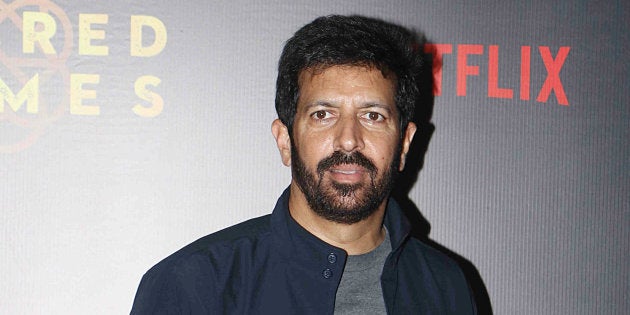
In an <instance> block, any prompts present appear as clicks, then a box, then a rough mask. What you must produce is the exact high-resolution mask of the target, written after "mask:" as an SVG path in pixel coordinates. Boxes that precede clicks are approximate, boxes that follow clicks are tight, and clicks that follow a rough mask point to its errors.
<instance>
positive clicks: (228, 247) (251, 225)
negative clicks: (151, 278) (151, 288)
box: [147, 215, 271, 273]
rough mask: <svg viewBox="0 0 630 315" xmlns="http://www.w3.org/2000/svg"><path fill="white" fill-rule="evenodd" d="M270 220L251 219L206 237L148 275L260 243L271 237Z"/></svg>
mask: <svg viewBox="0 0 630 315" xmlns="http://www.w3.org/2000/svg"><path fill="white" fill-rule="evenodd" d="M269 218H270V215H265V216H262V217H258V218H254V219H250V220H247V221H244V222H241V223H239V224H236V225H233V226H230V227H228V228H225V229H223V230H220V231H218V232H215V233H212V234H209V235H206V236H204V237H202V238H200V239H198V240H196V241H194V242H192V243H190V244H188V245H186V246H185V247H183V248H182V249H180V250H178V251H176V252H175V253H173V254H171V255H170V256H168V257H166V258H165V259H163V260H162V261H160V262H159V263H158V264H156V265H155V266H153V268H151V269H150V270H149V271H148V272H147V273H151V272H156V271H157V270H160V269H163V267H167V266H177V265H181V264H185V263H186V261H187V260H189V259H191V258H194V257H196V256H208V255H216V254H220V253H221V252H223V251H232V250H234V249H235V248H237V247H239V246H246V244H254V243H258V242H260V241H261V240H264V239H266V238H267V237H269V235H270V230H271V228H270V225H269V221H270V220H269Z"/></svg>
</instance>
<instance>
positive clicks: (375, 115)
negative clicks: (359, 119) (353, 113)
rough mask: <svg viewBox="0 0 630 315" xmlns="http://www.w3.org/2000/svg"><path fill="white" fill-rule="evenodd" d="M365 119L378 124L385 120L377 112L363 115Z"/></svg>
mask: <svg viewBox="0 0 630 315" xmlns="http://www.w3.org/2000/svg"><path fill="white" fill-rule="evenodd" d="M363 118H365V119H367V120H369V121H372V122H378V121H383V120H385V116H383V115H381V114H379V113H377V112H369V113H366V114H364V115H363Z"/></svg>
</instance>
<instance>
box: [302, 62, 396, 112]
mask: <svg viewBox="0 0 630 315" xmlns="http://www.w3.org/2000/svg"><path fill="white" fill-rule="evenodd" d="M298 84H299V88H300V97H299V100H298V110H299V108H300V105H304V104H308V103H310V102H318V101H327V100H330V101H335V100H337V101H340V102H341V101H347V100H348V98H352V99H353V100H354V101H356V102H378V103H381V104H383V105H387V106H391V107H392V110H394V111H395V110H396V105H395V82H394V80H393V79H392V78H389V76H387V77H386V76H385V75H384V74H383V72H382V71H381V70H379V69H378V68H376V67H372V66H348V65H336V66H330V67H324V68H310V69H306V70H304V71H302V72H301V73H300V76H299V79H298Z"/></svg>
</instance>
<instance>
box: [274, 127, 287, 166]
mask: <svg viewBox="0 0 630 315" xmlns="http://www.w3.org/2000/svg"><path fill="white" fill-rule="evenodd" d="M271 133H272V134H273V137H274V138H275V139H276V145H277V146H278V150H279V151H280V158H282V163H283V164H284V165H286V166H291V138H290V137H289V129H288V128H287V126H285V125H284V124H283V123H282V121H280V119H276V120H274V121H273V122H272V123H271Z"/></svg>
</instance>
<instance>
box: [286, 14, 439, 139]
mask: <svg viewBox="0 0 630 315" xmlns="http://www.w3.org/2000/svg"><path fill="white" fill-rule="evenodd" d="M423 44H424V38H422V39H420V38H419V36H418V35H416V34H414V33H413V32H411V31H409V30H408V29H406V28H404V27H402V26H399V25H395V24H391V23H388V22H385V21H382V20H378V19H374V18H368V17H363V16H357V15H354V16H339V15H331V16H325V17H320V18H317V19H315V20H314V21H313V22H311V23H309V24H307V25H305V26H304V27H302V28H301V29H299V30H298V31H297V32H296V33H295V34H294V35H293V37H291V38H290V39H289V40H288V41H287V42H286V44H285V46H284V49H283V51H282V55H281V56H280V61H279V64H278V79H277V81H276V112H277V113H278V117H279V118H280V120H281V121H282V122H283V123H284V124H285V125H286V126H287V127H288V128H289V131H291V130H292V127H293V119H294V117H295V113H296V110H297V103H298V99H299V96H300V91H299V83H298V78H299V75H300V73H301V72H302V71H304V70H306V69H316V70H324V69H325V68H327V67H330V66H336V65H350V66H353V65H356V66H366V67H376V68H377V69H379V70H380V71H381V72H382V73H383V75H384V76H385V77H388V78H390V79H391V80H392V82H394V83H395V84H396V94H395V95H396V96H395V102H396V107H397V109H398V116H399V120H400V126H401V133H402V132H403V131H404V129H405V128H406V126H407V123H408V122H409V121H411V120H412V119H413V114H414V109H415V107H416V104H417V102H418V101H419V100H420V99H421V98H420V96H421V95H420V94H421V90H422V91H423V92H424V91H429V93H430V91H431V87H429V88H428V89H427V88H424V87H422V86H421V85H422V84H423V81H425V80H423V77H424V76H423V74H424V73H425V71H426V68H427V67H428V63H427V59H426V58H425V54H424V52H423V51H422V50H423ZM429 68H430V67H429Z"/></svg>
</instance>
